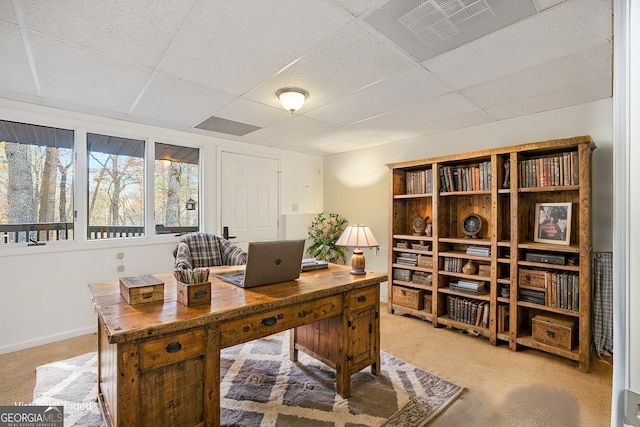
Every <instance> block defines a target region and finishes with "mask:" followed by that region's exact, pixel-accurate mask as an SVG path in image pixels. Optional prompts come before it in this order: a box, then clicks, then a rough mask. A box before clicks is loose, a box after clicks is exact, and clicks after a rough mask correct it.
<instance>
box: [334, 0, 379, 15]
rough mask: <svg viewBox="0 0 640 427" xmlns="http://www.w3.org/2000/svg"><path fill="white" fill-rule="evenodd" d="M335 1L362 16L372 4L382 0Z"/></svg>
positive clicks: (350, 11) (353, 13)
mask: <svg viewBox="0 0 640 427" xmlns="http://www.w3.org/2000/svg"><path fill="white" fill-rule="evenodd" d="M335 3H336V4H337V5H338V6H340V7H342V8H344V9H345V10H346V11H348V12H349V13H350V14H352V15H353V16H360V15H362V14H363V13H364V12H366V11H367V10H369V9H370V8H371V7H372V6H375V5H376V4H379V3H380V0H336V2H335Z"/></svg>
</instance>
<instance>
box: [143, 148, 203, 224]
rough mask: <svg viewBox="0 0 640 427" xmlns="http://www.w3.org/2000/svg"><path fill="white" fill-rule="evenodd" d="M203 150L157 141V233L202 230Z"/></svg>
mask: <svg viewBox="0 0 640 427" xmlns="http://www.w3.org/2000/svg"><path fill="white" fill-rule="evenodd" d="M198 164H199V150H198V149H197V148H189V147H183V146H177V145H170V144H163V143H159V142H157V143H156V144H155V169H154V170H155V225H156V233H157V234H165V233H184V232H191V231H198V228H199V227H198V224H199V216H198V212H199V210H198V208H197V203H198V194H199V168H198Z"/></svg>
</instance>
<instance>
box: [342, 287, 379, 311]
mask: <svg viewBox="0 0 640 427" xmlns="http://www.w3.org/2000/svg"><path fill="white" fill-rule="evenodd" d="M347 298H348V300H349V309H350V310H351V311H357V310H360V309H363V308H368V307H375V306H376V304H377V302H378V285H375V286H371V287H368V288H364V289H356V290H354V291H351V292H349V295H348V296H347Z"/></svg>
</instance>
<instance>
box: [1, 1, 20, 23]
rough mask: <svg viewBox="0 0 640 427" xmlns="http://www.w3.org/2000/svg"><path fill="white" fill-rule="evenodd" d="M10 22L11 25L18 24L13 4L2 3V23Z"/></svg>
mask: <svg viewBox="0 0 640 427" xmlns="http://www.w3.org/2000/svg"><path fill="white" fill-rule="evenodd" d="M2 21H4V22H8V23H10V24H17V23H18V21H17V20H16V15H15V13H14V11H13V2H10V1H0V22H2Z"/></svg>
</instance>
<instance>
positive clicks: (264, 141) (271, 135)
mask: <svg viewBox="0 0 640 427" xmlns="http://www.w3.org/2000/svg"><path fill="white" fill-rule="evenodd" d="M334 128H335V127H334V126H333V125H330V124H328V123H323V122H319V121H317V120H312V119H308V118H306V117H303V116H295V117H293V118H291V119H290V120H286V121H284V122H280V123H277V124H275V125H273V126H269V127H267V128H262V129H260V130H257V131H255V132H252V133H250V134H247V135H245V136H243V137H242V138H240V141H243V142H250V143H258V144H261V145H275V144H282V143H287V142H291V141H294V140H296V139H298V138H305V137H308V136H309V135H313V134H316V133H322V132H328V131H330V130H332V129H334Z"/></svg>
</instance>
